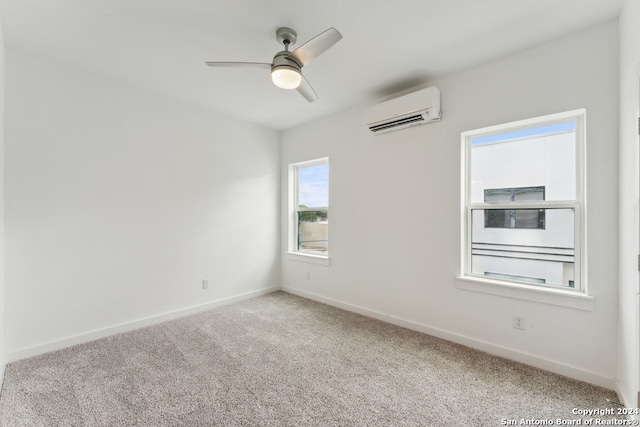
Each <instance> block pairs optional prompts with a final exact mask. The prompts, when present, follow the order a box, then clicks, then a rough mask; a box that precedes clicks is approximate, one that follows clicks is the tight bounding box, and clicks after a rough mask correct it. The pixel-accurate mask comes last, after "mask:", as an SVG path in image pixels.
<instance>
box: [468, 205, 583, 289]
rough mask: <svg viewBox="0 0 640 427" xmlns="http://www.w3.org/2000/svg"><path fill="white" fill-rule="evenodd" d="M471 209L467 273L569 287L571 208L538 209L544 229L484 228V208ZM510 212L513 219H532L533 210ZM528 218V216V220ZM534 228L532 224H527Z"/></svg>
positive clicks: (572, 251)
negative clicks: (543, 220) (469, 255)
mask: <svg viewBox="0 0 640 427" xmlns="http://www.w3.org/2000/svg"><path fill="white" fill-rule="evenodd" d="M497 210H498V209H490V210H484V209H473V210H472V211H471V212H472V224H471V227H472V229H471V272H472V274H475V275H481V276H493V277H503V278H504V277H508V278H510V279H511V280H516V281H523V282H535V283H541V280H543V281H544V283H545V284H548V285H556V286H564V287H573V281H574V261H575V260H574V255H575V236H574V221H575V219H574V210H573V209H570V208H553V209H551V208H549V209H544V210H540V211H542V214H543V215H544V217H545V225H546V227H545V229H544V230H538V229H527V228H524V227H523V228H506V227H505V228H488V227H485V218H486V216H487V215H486V214H485V212H486V211H497ZM504 211H514V212H515V218H516V221H518V219H519V218H527V219H523V221H527V220H528V221H530V222H531V223H533V222H535V220H536V218H535V215H534V214H533V213H532V212H533V211H538V210H535V209H507V210H504ZM529 217H531V218H532V219H529ZM531 228H534V227H531Z"/></svg>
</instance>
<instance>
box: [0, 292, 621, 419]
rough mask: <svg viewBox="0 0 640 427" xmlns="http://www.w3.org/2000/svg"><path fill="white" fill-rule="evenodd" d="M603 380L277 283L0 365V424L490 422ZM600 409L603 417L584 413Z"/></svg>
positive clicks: (601, 401) (568, 397) (558, 407)
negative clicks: (429, 332)
mask: <svg viewBox="0 0 640 427" xmlns="http://www.w3.org/2000/svg"><path fill="white" fill-rule="evenodd" d="M607 399H611V400H614V401H615V400H616V396H615V394H614V393H613V392H612V391H609V390H605V389H602V388H598V387H594V386H591V385H588V384H585V383H581V382H578V381H574V380H571V379H568V378H565V377H561V376H557V375H554V374H550V373H548V372H543V371H540V370H538V369H534V368H531V367H528V366H525V365H522V364H519V363H515V362H511V361H507V360H504V359H501V358H497V357H493V356H490V355H487V354H485V353H481V352H478V351H475V350H471V349H468V348H465V347H462V346H460V345H456V344H452V343H450V342H447V341H443V340H441V339H437V338H433V337H430V336H426V335H423V334H420V333H417V332H413V331H410V330H407V329H403V328H399V327H396V326H393V325H389V324H385V323H382V322H379V321H377V320H372V319H369V318H366V317H363V316H360V315H357V314H353V313H349V312H346V311H342V310H339V309H336V308H332V307H329V306H326V305H323V304H319V303H316V302H313V301H309V300H306V299H303V298H299V297H296V296H293V295H290V294H287V293H284V292H276V293H272V294H269V295H266V296H262V297H258V298H254V299H251V300H248V301H244V302H240V303H237V304H233V305H229V306H224V307H219V308H215V309H213V310H210V311H207V312H204V313H201V314H197V315H193V316H190V317H186V318H182V319H178V320H174V321H171V322H167V323H164V324H161V325H157V326H152V327H148V328H144V329H140V330H137V331H133V332H129V333H124V334H119V335H115V336H112V337H108V338H105V339H101V340H98V341H94V342H91V343H88V344H82V345H78V346H75V347H72V348H68V349H64V350H60V351H56V352H53V353H49V354H45V355H42V356H39V357H34V358H31V359H26V360H22V361H18V362H15V363H12V364H10V365H9V366H8V367H7V369H6V375H5V380H4V387H3V390H2V395H1V396H0V422H1V423H2V426H8V427H9V426H10V427H13V426H134V425H135V426H218V425H220V426H387V425H393V426H405V425H409V426H471V427H474V426H499V425H505V424H504V422H503V420H517V421H518V422H520V420H521V419H525V420H548V419H552V420H554V422H555V421H556V420H557V419H558V418H561V419H565V420H567V419H576V418H579V417H578V416H576V415H573V414H572V410H573V408H586V409H604V408H614V407H615V406H614V405H612V404H611V403H609V402H608V401H607ZM584 418H585V419H589V418H600V419H604V418H607V417H606V416H602V417H601V416H596V417H594V416H585V417H584Z"/></svg>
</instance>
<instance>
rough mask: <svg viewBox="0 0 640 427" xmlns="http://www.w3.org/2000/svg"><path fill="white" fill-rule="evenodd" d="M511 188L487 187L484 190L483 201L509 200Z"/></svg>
mask: <svg viewBox="0 0 640 427" xmlns="http://www.w3.org/2000/svg"><path fill="white" fill-rule="evenodd" d="M511 194H512V189H511V188H489V189H485V190H484V201H485V202H487V203H490V202H510V201H511Z"/></svg>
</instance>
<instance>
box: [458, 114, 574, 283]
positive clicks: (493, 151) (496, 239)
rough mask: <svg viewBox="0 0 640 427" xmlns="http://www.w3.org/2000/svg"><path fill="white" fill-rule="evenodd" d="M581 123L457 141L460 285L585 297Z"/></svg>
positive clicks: (555, 118)
mask: <svg viewBox="0 0 640 427" xmlns="http://www.w3.org/2000/svg"><path fill="white" fill-rule="evenodd" d="M584 117H585V112H584V110H577V111H571V112H567V113H560V114H554V115H551V116H544V117H539V118H535V119H529V120H524V121H520V122H515V123H508V124H505V125H499V126H493V127H490V128H484V129H478V130H474V131H469V132H464V133H463V134H462V143H463V153H464V156H463V163H464V164H463V175H464V177H463V180H462V200H463V212H462V228H463V230H462V236H463V242H462V266H461V270H462V278H466V279H469V280H483V281H485V282H488V283H493V284H498V285H501V286H505V285H506V286H516V287H522V286H523V285H524V286H525V287H536V288H538V289H547V290H553V291H558V290H562V289H564V290H568V291H583V292H584V291H585V277H584V273H583V262H582V254H584V248H583V247H582V246H581V245H582V243H581V242H583V241H584V239H583V238H582V236H583V235H584V229H583V224H584V217H583V216H584V184H583V182H584V161H583V156H584Z"/></svg>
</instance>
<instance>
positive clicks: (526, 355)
mask: <svg viewBox="0 0 640 427" xmlns="http://www.w3.org/2000/svg"><path fill="white" fill-rule="evenodd" d="M617 37H618V26H617V22H610V23H607V24H604V25H600V26H597V27H594V28H591V29H588V30H586V31H583V32H580V33H577V34H574V35H571V36H568V37H565V38H562V39H559V40H556V41H553V42H551V43H548V44H545V45H542V46H539V47H536V48H532V49H530V50H526V51H522V52H520V53H517V54H515V55H511V56H508V57H505V58H503V59H500V60H496V61H492V62H489V63H487V64H484V65H481V66H478V67H474V68H472V69H469V70H466V71H463V72H460V73H458V74H455V75H451V76H448V77H445V78H441V79H437V80H434V81H432V82H430V83H431V84H432V85H435V86H437V87H438V88H439V89H440V90H441V92H442V105H443V119H442V121H441V122H439V123H433V124H429V125H426V126H419V127H415V128H411V129H407V130H403V131H401V132H395V133H389V134H386V135H379V136H375V135H372V134H370V133H369V132H368V131H367V130H366V128H365V126H364V120H363V116H364V108H365V106H362V107H361V108H355V109H351V110H349V111H345V112H343V113H341V114H337V115H334V116H331V117H328V118H325V119H323V120H319V121H316V122H313V123H310V124H306V125H303V126H300V127H297V128H294V129H290V130H288V131H285V132H283V136H282V156H281V163H282V166H281V177H282V184H281V185H282V187H281V188H282V190H281V191H282V194H283V196H284V195H286V191H285V189H286V185H287V183H286V165H287V164H289V163H292V162H299V161H304V160H308V159H314V158H319V157H324V156H327V157H329V161H330V164H331V177H330V191H331V194H330V209H331V222H330V230H329V236H330V237H329V238H330V242H329V253H330V257H331V265H330V266H323V265H316V264H309V263H305V262H299V261H294V260H290V259H287V258H284V257H283V260H282V284H283V287H284V289H286V290H288V291H292V292H296V293H298V294H301V295H306V296H309V297H312V298H316V299H318V300H322V301H325V302H328V303H331V304H335V305H339V306H343V307H347V308H350V309H353V310H356V311H360V312H364V313H367V314H371V315H375V316H377V317H380V318H384V319H386V320H391V321H394V322H396V323H401V324H405V325H408V326H410V327H414V328H416V329H419V330H426V331H430V332H432V333H435V334H438V335H440V336H444V337H447V338H449V339H453V340H456V341H459V342H464V343H465V344H469V345H473V346H476V347H478V348H483V349H485V350H489V351H493V352H495V353H499V354H503V355H508V356H509V357H512V358H515V359H518V360H523V361H526V362H528V363H532V364H536V365H538V366H542V367H545V368H547V369H551V370H555V371H557V372H562V373H564V374H566V375H570V376H574V377H578V378H581V379H585V380H587V381H591V382H594V383H598V384H602V385H605V386H609V387H613V385H614V380H613V378H614V377H615V374H616V355H615V348H616V343H617V341H616V305H617V288H616V284H617V241H618V240H617V230H618V224H617V193H616V191H615V189H616V188H617V165H618V154H617V149H616V145H617V144H616V141H617V139H618V133H617V130H618V122H617V117H618V116H617V108H618V95H617V94H618V49H617V48H618V43H617ZM578 108H586V109H587V139H588V140H587V156H588V160H587V171H588V172H587V173H588V177H587V189H588V190H587V193H588V210H587V218H588V225H589V229H588V236H587V238H588V258H587V263H588V280H589V283H588V286H589V292H590V294H591V295H593V296H594V297H595V308H594V309H593V311H584V310H577V309H571V308H566V307H560V306H556V305H548V304H542V303H537V302H533V301H527V300H523V299H515V298H507V297H501V296H494V295H489V294H484V293H478V292H472V291H467V290H462V289H459V288H458V287H457V281H456V276H457V275H458V274H459V265H460V260H459V256H460V255H459V254H460V217H459V213H460V146H461V144H460V134H461V132H463V131H467V130H472V129H478V128H481V127H485V126H490V125H496V124H501V123H506V122H510V121H515V120H520V119H527V118H531V117H537V116H542V115H546V114H551V113H557V112H562V111H569V110H574V109H578ZM285 199H286V196H284V197H283V200H282V204H281V208H282V209H283V211H285V207H286V200H285ZM416 224H420V225H421V226H420V227H416ZM282 228H283V230H282V236H281V238H282V241H283V242H284V241H286V240H285V239H286V223H285V222H284V220H283V222H282ZM306 272H310V273H311V279H310V280H306V279H305V276H306ZM514 314H518V315H521V316H524V317H525V319H526V324H527V330H526V331H521V330H516V329H514V328H513V327H512V320H513V315H514Z"/></svg>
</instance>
